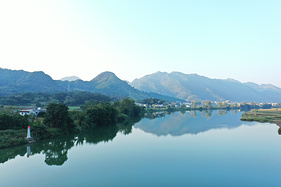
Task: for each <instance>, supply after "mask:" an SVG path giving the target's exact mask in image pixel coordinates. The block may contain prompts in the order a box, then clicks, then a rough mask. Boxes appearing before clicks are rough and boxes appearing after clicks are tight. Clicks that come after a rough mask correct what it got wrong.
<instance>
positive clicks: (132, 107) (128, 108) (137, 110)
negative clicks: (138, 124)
mask: <svg viewBox="0 0 281 187" xmlns="http://www.w3.org/2000/svg"><path fill="white" fill-rule="evenodd" d="M114 105H115V106H116V107H117V109H118V110H119V112H120V113H122V114H125V115H127V116H129V117H137V116H139V115H141V114H142V113H143V111H144V108H143V107H140V106H137V105H136V104H135V101H134V100H133V99H130V98H125V99H123V100H122V101H117V102H115V103H114Z"/></svg>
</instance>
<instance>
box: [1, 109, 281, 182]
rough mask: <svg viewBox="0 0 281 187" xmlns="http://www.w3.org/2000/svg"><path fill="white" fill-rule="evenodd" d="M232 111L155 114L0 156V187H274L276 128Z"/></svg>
mask: <svg viewBox="0 0 281 187" xmlns="http://www.w3.org/2000/svg"><path fill="white" fill-rule="evenodd" d="M241 115H242V113H241V112H239V111H220V110H216V111H202V112H200V111H188V112H175V113H171V114H166V113H154V114H150V115H147V116H146V117H145V118H142V119H141V120H140V121H138V122H136V123H135V124H122V125H118V126H114V127H109V128H100V129H95V130H91V131H88V132H87V133H82V134H78V135H77V134H76V135H68V136H64V137H59V138H55V139H52V140H44V141H39V142H36V143H33V144H30V145H25V146H18V147H14V148H10V149H3V150H0V186H8V187H11V186H280V184H279V182H278V179H279V178H281V167H280V166H281V136H280V135H279V134H278V128H279V127H278V126H277V125H275V124H269V123H258V122H242V121H240V118H241Z"/></svg>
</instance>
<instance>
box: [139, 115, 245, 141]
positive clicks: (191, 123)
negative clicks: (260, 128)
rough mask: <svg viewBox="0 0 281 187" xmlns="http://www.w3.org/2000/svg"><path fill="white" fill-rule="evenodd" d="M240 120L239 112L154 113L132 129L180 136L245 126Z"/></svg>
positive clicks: (159, 134) (158, 134)
mask: <svg viewBox="0 0 281 187" xmlns="http://www.w3.org/2000/svg"><path fill="white" fill-rule="evenodd" d="M226 114H229V115H226ZM240 118H241V112H240V111H239V110H230V111H227V110H202V111H195V110H194V111H183V112H175V113H171V114H170V113H166V112H156V113H150V114H146V119H143V120H141V121H140V122H139V123H137V124H136V125H135V126H134V127H135V128H139V129H141V130H143V131H145V132H148V133H152V134H155V135H157V136H166V135H172V136H181V135H183V134H198V133H201V132H205V131H208V130H211V129H219V128H228V129H231V128H236V127H239V126H241V125H242V124H247V123H245V122H242V121H240ZM152 119H153V120H152Z"/></svg>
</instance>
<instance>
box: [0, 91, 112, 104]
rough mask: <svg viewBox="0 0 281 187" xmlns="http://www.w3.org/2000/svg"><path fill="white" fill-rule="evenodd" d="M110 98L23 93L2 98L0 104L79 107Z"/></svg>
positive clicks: (82, 94)
mask: <svg viewBox="0 0 281 187" xmlns="http://www.w3.org/2000/svg"><path fill="white" fill-rule="evenodd" d="M110 101H112V98H110V97H108V96H105V95H102V94H99V93H90V92H82V91H74V92H59V93H31V92H29V93H23V94H17V95H8V96H2V97H1V98H0V104H3V105H14V106H24V105H34V106H37V107H42V106H44V105H46V104H48V103H52V102H53V103H65V104H66V105H68V106H81V105H84V104H85V102H96V103H100V102H110Z"/></svg>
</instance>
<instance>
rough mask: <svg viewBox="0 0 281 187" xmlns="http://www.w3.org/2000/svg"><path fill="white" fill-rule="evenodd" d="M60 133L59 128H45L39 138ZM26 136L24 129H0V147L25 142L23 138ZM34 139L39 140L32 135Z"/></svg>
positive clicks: (50, 136)
mask: <svg viewBox="0 0 281 187" xmlns="http://www.w3.org/2000/svg"><path fill="white" fill-rule="evenodd" d="M61 134H62V133H61V132H60V131H59V129H56V128H46V130H45V132H44V135H42V136H41V137H40V139H46V138H52V137H56V136H59V135H61ZM26 136H27V130H26V129H19V130H11V129H9V130H1V131H0V149H3V148H8V147H13V146H17V145H24V144H27V143H28V142H27V140H26V139H25V138H26ZM34 138H35V140H39V139H37V138H36V137H34Z"/></svg>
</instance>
